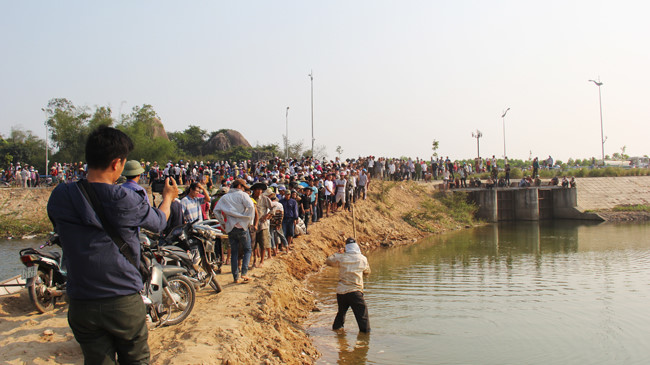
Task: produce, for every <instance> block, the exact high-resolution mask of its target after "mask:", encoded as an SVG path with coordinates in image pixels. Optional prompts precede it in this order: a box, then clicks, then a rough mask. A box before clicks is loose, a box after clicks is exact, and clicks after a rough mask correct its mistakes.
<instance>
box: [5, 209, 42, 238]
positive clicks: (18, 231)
mask: <svg viewBox="0 0 650 365" xmlns="http://www.w3.org/2000/svg"><path fill="white" fill-rule="evenodd" d="M51 231H52V223H51V222H50V221H49V220H48V219H44V220H38V221H29V222H27V221H25V220H18V219H16V218H15V217H14V216H9V215H7V214H5V215H1V216H0V232H1V234H2V235H3V236H13V237H22V236H24V235H31V234H37V235H46V234H48V233H49V232H51Z"/></svg>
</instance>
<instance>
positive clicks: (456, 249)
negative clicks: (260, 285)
mask: <svg viewBox="0 0 650 365" xmlns="http://www.w3.org/2000/svg"><path fill="white" fill-rule="evenodd" d="M368 260H369V262H370V266H371V268H372V273H371V274H370V275H369V276H368V277H367V278H366V289H365V298H366V302H367V303H368V306H369V312H370V324H371V328H372V332H371V334H370V335H364V334H359V332H358V328H357V325H356V321H355V319H354V316H353V314H352V311H351V310H350V311H349V312H348V316H347V319H346V326H345V331H343V332H341V333H337V332H334V331H332V330H331V329H330V328H331V325H332V321H333V319H334V315H335V313H336V296H335V286H336V281H337V271H336V269H332V268H327V269H325V270H324V271H323V272H322V273H320V274H318V275H315V276H314V277H312V278H311V279H310V282H309V286H310V289H312V290H314V291H315V293H316V295H317V298H318V300H319V305H318V306H319V308H320V309H321V312H315V313H314V314H313V315H312V316H311V317H310V319H309V321H308V322H309V323H308V326H309V327H308V332H309V333H310V335H311V336H312V337H313V339H314V341H315V343H316V345H317V347H318V348H319V350H320V351H321V352H322V354H323V356H322V358H321V359H320V360H319V363H320V364H335V363H338V364H364V363H367V364H648V363H650V348H649V347H648V343H650V225H649V224H641V225H613V224H600V225H585V224H584V223H576V222H570V221H569V222H567V221H549V222H541V223H526V222H516V223H503V224H495V225H490V226H485V227H481V228H477V229H473V230H467V231H462V232H456V233H451V234H445V235H439V236H434V237H431V238H429V239H427V240H425V241H423V242H420V243H418V244H415V245H411V246H406V247H397V248H391V249H386V250H378V251H375V252H372V253H370V254H369V255H368Z"/></svg>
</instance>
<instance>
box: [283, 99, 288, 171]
mask: <svg viewBox="0 0 650 365" xmlns="http://www.w3.org/2000/svg"><path fill="white" fill-rule="evenodd" d="M286 121H287V131H286V134H285V135H284V138H285V140H286V142H285V143H286V148H285V150H286V155H285V159H286V160H287V161H289V107H287V117H286Z"/></svg>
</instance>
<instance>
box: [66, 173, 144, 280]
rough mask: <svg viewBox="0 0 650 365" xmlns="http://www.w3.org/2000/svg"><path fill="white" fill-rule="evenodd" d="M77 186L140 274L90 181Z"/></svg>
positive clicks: (131, 254) (127, 247)
mask: <svg viewBox="0 0 650 365" xmlns="http://www.w3.org/2000/svg"><path fill="white" fill-rule="evenodd" d="M77 185H78V186H79V190H81V193H82V194H83V196H84V197H85V198H86V200H88V202H89V203H90V205H91V206H92V207H93V210H94V211H95V213H97V216H98V217H99V221H100V222H101V224H102V226H103V227H104V230H105V231H106V233H108V235H109V236H110V237H111V239H112V240H113V243H115V246H117V248H118V249H119V250H120V252H121V253H122V255H124V257H125V258H126V259H127V261H129V262H130V263H131V264H132V265H133V266H134V267H135V268H136V269H138V272H139V270H140V269H139V266H138V265H137V264H136V262H135V258H134V257H133V253H132V252H131V250H130V249H129V248H130V247H129V245H128V244H127V243H126V242H124V240H123V239H122V236H120V234H119V233H118V232H117V230H116V229H115V227H114V226H113V225H112V224H110V223H109V222H108V220H107V219H106V213H105V212H104V207H103V205H102V202H101V201H100V200H99V198H98V197H97V193H96V192H95V189H94V188H93V187H92V185H90V184H89V183H88V180H86V179H81V180H79V181H78V182H77Z"/></svg>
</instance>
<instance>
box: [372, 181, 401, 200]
mask: <svg viewBox="0 0 650 365" xmlns="http://www.w3.org/2000/svg"><path fill="white" fill-rule="evenodd" d="M377 185H378V189H377V191H376V192H374V193H372V195H373V196H374V199H373V200H375V201H378V202H381V203H384V204H386V198H387V197H388V193H389V192H390V191H391V190H392V189H393V188H394V187H395V185H397V183H396V182H394V181H381V182H379V183H378V184H377Z"/></svg>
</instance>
